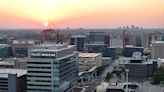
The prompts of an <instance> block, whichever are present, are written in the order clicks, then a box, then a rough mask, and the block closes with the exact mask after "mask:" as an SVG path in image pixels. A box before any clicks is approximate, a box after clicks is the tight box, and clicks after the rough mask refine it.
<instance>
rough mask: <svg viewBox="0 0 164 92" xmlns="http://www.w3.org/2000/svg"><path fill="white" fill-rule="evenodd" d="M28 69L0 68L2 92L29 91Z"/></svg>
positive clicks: (0, 90)
mask: <svg viewBox="0 0 164 92" xmlns="http://www.w3.org/2000/svg"><path fill="white" fill-rule="evenodd" d="M26 81H27V71H26V70H23V69H5V68H3V69H2V68H1V69H0V92H27V89H26V88H27V82H26Z"/></svg>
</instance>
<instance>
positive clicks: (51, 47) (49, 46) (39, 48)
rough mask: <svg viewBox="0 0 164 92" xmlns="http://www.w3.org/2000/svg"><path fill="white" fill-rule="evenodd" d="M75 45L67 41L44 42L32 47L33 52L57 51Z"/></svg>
mask: <svg viewBox="0 0 164 92" xmlns="http://www.w3.org/2000/svg"><path fill="white" fill-rule="evenodd" d="M72 47H74V45H68V44H66V43H62V44H61V43H59V44H56V43H44V44H39V45H34V46H33V47H32V50H31V51H32V52H55V51H59V50H63V49H67V48H72Z"/></svg>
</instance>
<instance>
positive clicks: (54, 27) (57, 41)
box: [48, 19, 63, 43]
mask: <svg viewBox="0 0 164 92" xmlns="http://www.w3.org/2000/svg"><path fill="white" fill-rule="evenodd" d="M50 24H51V25H50ZM51 26H52V28H51ZM48 28H49V29H53V30H54V31H55V32H56V43H59V42H60V41H61V43H63V37H62V38H61V39H62V40H59V30H57V28H56V26H55V24H54V23H53V22H52V21H50V20H49V19H48Z"/></svg>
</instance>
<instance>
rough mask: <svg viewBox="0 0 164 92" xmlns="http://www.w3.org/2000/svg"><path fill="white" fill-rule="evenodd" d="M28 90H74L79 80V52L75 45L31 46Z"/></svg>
mask: <svg viewBox="0 0 164 92" xmlns="http://www.w3.org/2000/svg"><path fill="white" fill-rule="evenodd" d="M27 79H28V80H27V91H28V92H72V90H73V88H74V86H75V85H76V82H77V80H78V53H77V52H76V47H75V46H74V45H67V44H64V43H63V44H42V45H35V46H33V47H30V48H29V53H28V61H27Z"/></svg>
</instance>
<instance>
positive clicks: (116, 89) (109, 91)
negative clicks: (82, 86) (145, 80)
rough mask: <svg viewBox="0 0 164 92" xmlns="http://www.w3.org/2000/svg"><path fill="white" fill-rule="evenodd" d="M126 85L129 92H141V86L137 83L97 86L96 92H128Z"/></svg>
mask: <svg viewBox="0 0 164 92" xmlns="http://www.w3.org/2000/svg"><path fill="white" fill-rule="evenodd" d="M126 85H128V91H127V92H139V84H138V83H135V82H128V83H111V84H108V83H102V84H101V85H99V86H97V88H96V92H126Z"/></svg>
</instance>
